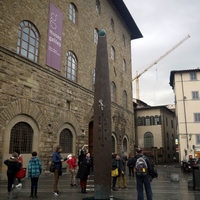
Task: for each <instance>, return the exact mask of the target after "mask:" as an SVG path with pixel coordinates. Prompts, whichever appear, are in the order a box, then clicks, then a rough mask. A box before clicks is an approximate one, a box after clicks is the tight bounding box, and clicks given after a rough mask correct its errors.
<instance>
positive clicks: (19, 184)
mask: <svg viewBox="0 0 200 200" xmlns="http://www.w3.org/2000/svg"><path fill="white" fill-rule="evenodd" d="M15 153H17V154H18V162H19V163H20V164H21V168H22V167H23V158H22V155H21V154H20V151H19V150H18V149H16V150H15ZM15 187H16V188H21V187H22V182H21V179H20V178H18V185H16V186H15Z"/></svg>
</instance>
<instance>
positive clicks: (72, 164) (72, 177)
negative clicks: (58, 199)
mask: <svg viewBox="0 0 200 200" xmlns="http://www.w3.org/2000/svg"><path fill="white" fill-rule="evenodd" d="M67 164H68V165H69V172H70V185H71V186H72V187H73V186H77V184H76V172H77V170H76V168H77V163H76V157H75V156H72V154H69V155H68V156H67Z"/></svg>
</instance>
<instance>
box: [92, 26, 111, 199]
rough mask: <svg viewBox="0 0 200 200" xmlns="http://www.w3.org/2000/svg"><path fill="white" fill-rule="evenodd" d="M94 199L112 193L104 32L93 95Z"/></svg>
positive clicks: (107, 79) (103, 33) (109, 96)
mask: <svg viewBox="0 0 200 200" xmlns="http://www.w3.org/2000/svg"><path fill="white" fill-rule="evenodd" d="M93 125H94V126H93V128H94V130H93V132H94V134H93V137H94V138H93V141H94V199H99V200H100V199H102V200H103V199H110V198H109V196H110V193H111V146H112V142H111V91H110V77H109V66H108V51H107V40H106V31H105V30H103V29H102V30H100V31H99V35H98V44H97V55H96V68H95V92H94V124H93Z"/></svg>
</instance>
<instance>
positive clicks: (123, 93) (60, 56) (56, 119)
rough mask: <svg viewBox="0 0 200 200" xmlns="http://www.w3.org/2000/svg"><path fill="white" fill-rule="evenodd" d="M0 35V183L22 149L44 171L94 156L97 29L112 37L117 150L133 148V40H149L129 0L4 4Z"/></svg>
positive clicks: (7, 0) (6, 1) (26, 158)
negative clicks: (57, 155)
mask: <svg viewBox="0 0 200 200" xmlns="http://www.w3.org/2000/svg"><path fill="white" fill-rule="evenodd" d="M0 18H1V22H0V24H1V35H0V57H1V60H0V63H1V65H0V96H1V98H0V179H5V178H6V166H5V165H4V164H3V161H4V160H5V159H7V158H8V157H9V156H10V155H11V153H13V151H14V150H15V149H19V150H20V151H21V154H22V156H23V157H24V167H27V163H28V161H29V159H30V154H31V152H32V151H37V152H38V156H39V157H40V159H41V160H42V163H43V169H44V171H45V170H46V169H47V166H48V164H49V162H50V161H51V155H52V153H53V151H54V149H55V146H57V145H62V147H63V152H62V156H63V157H65V156H67V155H68V154H69V153H73V154H77V152H78V150H79V149H80V148H82V147H83V146H86V147H87V148H88V149H89V151H90V152H91V153H92V152H93V134H95V133H93V101H94V96H93V94H94V93H93V91H94V79H95V71H94V69H95V65H96V63H95V62H96V47H97V43H98V30H100V29H102V28H103V29H105V30H106V34H107V44H108V54H109V55H108V57H109V67H110V80H111V90H112V93H111V96H112V108H111V112H112V133H111V134H112V149H113V151H114V152H121V151H124V152H129V151H130V150H131V149H133V148H134V141H135V132H134V128H133V127H134V123H133V117H134V113H133V108H132V88H131V82H132V77H131V75H132V70H131V40H133V39H136V38H140V37H142V35H141V33H140V31H139V29H138V27H137V25H136V24H135V22H134V20H133V18H132V16H131V15H130V13H129V11H128V9H127V7H126V6H125V4H124V2H123V1H122V0H118V1H115V0H109V1H100V0H96V1H94V0H84V1H83V0H72V1H64V0H60V1H57V0H51V1H48V0H35V1H34V2H33V1H27V0H19V1H13V0H3V1H1V12H0Z"/></svg>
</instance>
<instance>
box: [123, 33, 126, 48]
mask: <svg viewBox="0 0 200 200" xmlns="http://www.w3.org/2000/svg"><path fill="white" fill-rule="evenodd" d="M125 40H126V39H125V36H124V35H123V36H122V44H123V46H124V47H125V46H126V41H125Z"/></svg>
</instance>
